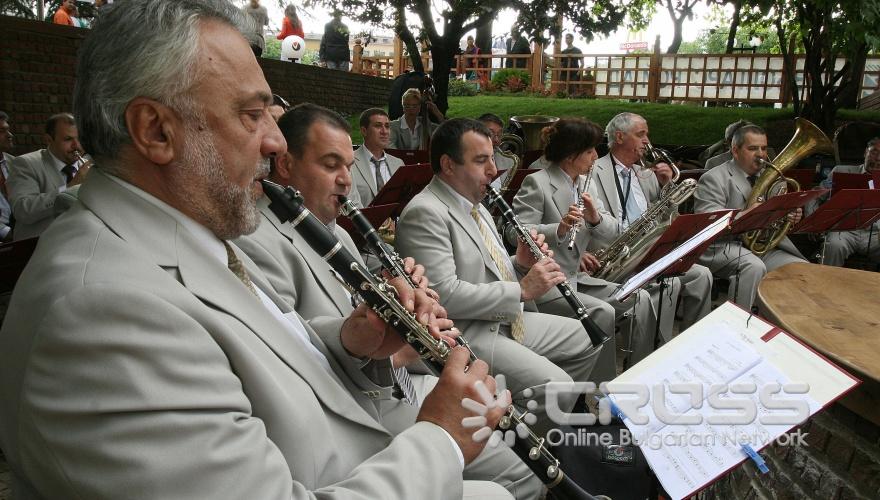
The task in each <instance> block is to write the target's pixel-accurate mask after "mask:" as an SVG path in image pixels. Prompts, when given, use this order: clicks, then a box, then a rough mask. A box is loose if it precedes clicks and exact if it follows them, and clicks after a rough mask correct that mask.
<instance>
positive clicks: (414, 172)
mask: <svg viewBox="0 0 880 500" xmlns="http://www.w3.org/2000/svg"><path fill="white" fill-rule="evenodd" d="M433 178H434V172H433V171H432V170H431V167H430V166H427V165H425V164H422V165H404V166H402V167H400V168H398V169H397V171H396V172H394V175H392V176H391V178H390V179H388V182H386V183H385V185H384V186H382V189H381V190H379V192H378V193H377V194H376V197H375V198H373V202H372V203H370V206H379V205H387V204H389V203H398V204H399V206H398V207H397V208H398V211H397V212H395V213H394V215H395V216H396V215H399V213H400V211H401V210H403V207H405V206H406V204H407V203H409V200H411V199H412V198H413V196H415V195H417V194H419V192H420V191H421V190H422V189H424V188H425V186H427V185H428V183H429V182H431V179H433Z"/></svg>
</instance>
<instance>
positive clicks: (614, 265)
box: [593, 142, 697, 282]
mask: <svg viewBox="0 0 880 500" xmlns="http://www.w3.org/2000/svg"><path fill="white" fill-rule="evenodd" d="M661 162H663V163H668V164H669V167H670V168H671V169H672V179H671V180H670V181H669V182H667V183H666V185H665V186H663V189H661V190H660V199H659V200H657V202H656V203H654V204H653V205H651V206H650V207H648V209H647V210H645V213H643V214H642V216H641V217H639V218H638V220H636V221H635V222H633V223H632V224H630V226H629V227H628V228H627V229H626V231H624V232H623V233H622V234H621V235H620V236H618V237H617V238H616V239H615V240H614V241H613V242H611V244H610V245H608V247H606V248H603V249H602V250H599V251H598V252H596V259H598V260H599V269H597V270H596V272H594V273H593V276H595V277H597V278H601V279H604V280H607V281H612V282H619V281H621V280H622V279H623V278H624V277H626V276H628V275H629V274H631V273H632V271H633V270H635V268H636V266H637V265H638V264H639V262H641V261H642V257H644V256H645V254H646V253H647V252H648V250H650V249H651V247H652V246H654V242H656V241H657V240H658V239H659V238H660V236H661V235H662V234H663V232H664V231H666V228H668V227H669V225H670V224H672V219H673V216H674V215H675V209H676V207H678V205H681V204H682V203H684V202H685V201H686V200H687V199H688V198H690V197H691V196H692V195H693V194H694V191H695V190H696V189H697V181H695V180H693V179H685V180H683V181H681V182H678V179H679V177H680V176H681V172H680V171H679V169H678V167H676V166H675V162H674V161H673V160H672V158H670V157H669V154H668V153H667V152H666V151H664V150H662V149H658V148H655V147H654V146H652V145H651V143H650V142H649V143H648V145H647V146H646V148H645V152H644V154H643V155H642V159H641V160H639V164H640V165H641V168H642V169H643V170H650V169H653V168H654V166H655V165H656V164H657V163H661ZM621 201H622V200H621Z"/></svg>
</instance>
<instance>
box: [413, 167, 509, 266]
mask: <svg viewBox="0 0 880 500" xmlns="http://www.w3.org/2000/svg"><path fill="white" fill-rule="evenodd" d="M427 189H430V190H431V192H432V193H434V196H436V197H437V199H438V200H440V202H441V203H443V204H444V205H446V209H447V211H448V212H449V217H450V218H451V219H452V220H453V221H454V222H455V223H456V224H457V225H458V226H459V227H460V228H461V230H462V231H464V233H465V234H467V235H468V237H469V238H470V239H471V240H472V241H473V242H474V245H476V247H477V248H478V249H479V250H480V255H481V256H482V257H483V265H484V266H486V268H487V269H488V270H489V272H491V273H492V274H493V275H494V276H495V277H496V278H497V279H498V280H502V278H501V275H500V274H499V272H498V269H497V266H496V265H495V261H493V260H492V256H491V255H490V254H489V250H488V249H487V248H486V243H485V242H484V241H483V235H482V234H480V230H479V228H478V227H476V225H477V224H476V221H474V219H473V218H472V217H471V216H470V214H464V209H463V208H462V207H461V204H460V203H459V202H458V199H456V198H455V196H454V195H453V194H452V193H451V192H450V189H452V188H450V187H448V186H447V185H446V183H444V182H442V181H440V180H439V179H438V178H437V177H434V178H433V179H432V180H431V183H430V184H428V187H427ZM488 229H489V230H490V231H491V230H492V228H488Z"/></svg>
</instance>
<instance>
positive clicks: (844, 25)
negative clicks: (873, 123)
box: [752, 0, 880, 133]
mask: <svg viewBox="0 0 880 500" xmlns="http://www.w3.org/2000/svg"><path fill="white" fill-rule="evenodd" d="M877 11H878V7H877V6H876V4H875V2H874V0H759V3H758V5H757V8H756V9H752V14H753V15H754V14H757V15H758V16H760V18H761V19H772V20H773V24H774V25H775V28H776V32H777V35H778V37H779V40H780V49H781V52H782V55H783V57H784V58H785V66H786V68H787V75H786V80H787V81H788V83H789V87H790V92H791V95H792V103H793V105H794V111H795V114H797V115H798V116H802V117H804V118H806V119H808V120H810V121H812V122H813V123H815V124H816V125H817V126H819V127H820V128H821V129H822V130H824V131H825V132H826V133H831V132H832V131H833V129H834V121H835V118H836V115H837V110H838V109H840V108H841V107H845V106H846V107H853V106H855V103H856V101H857V99H858V90H859V86H860V81H859V80H860V77H861V74H862V72H863V71H864V67H865V60H866V59H867V55H868V50H869V47H872V46H873V47H874V48H877V47H878V37H880V26H878V24H877V23H876V22H870V21H869V19H873V18H871V17H870V15H871V14H870V13H871V12H873V13H875V14H876V13H877ZM866 13H869V14H868V15H866ZM798 47H802V48H803V51H804V84H803V85H804V87H805V90H806V94H807V95H806V99H804V100H802V99H801V98H800V92H799V91H800V88H799V85H798V83H797V80H796V79H795V78H794V68H795V64H794V63H795V54H794V52H795V50H796V49H797V48H798ZM840 59H844V62H843V63H842V64H841V66H840V68H838V67H837V65H838V61H839V60H840Z"/></svg>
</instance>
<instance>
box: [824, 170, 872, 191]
mask: <svg viewBox="0 0 880 500" xmlns="http://www.w3.org/2000/svg"><path fill="white" fill-rule="evenodd" d="M873 180H874V177H873V176H872V175H871V174H848V173H845V172H839V173H836V174H834V177H833V178H832V181H833V183H834V185H833V186H831V196H834V195H836V194H837V192H838V191H840V190H841V189H876V188H878V187H880V186H878V185H877V183H876V182H874V183H873V184H874V186H873V188H872V187H871V185H870V184H871V181H873Z"/></svg>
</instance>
